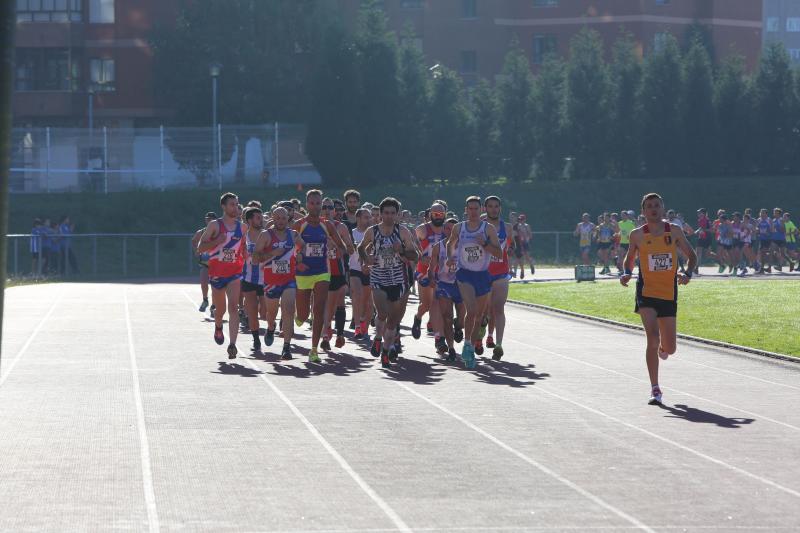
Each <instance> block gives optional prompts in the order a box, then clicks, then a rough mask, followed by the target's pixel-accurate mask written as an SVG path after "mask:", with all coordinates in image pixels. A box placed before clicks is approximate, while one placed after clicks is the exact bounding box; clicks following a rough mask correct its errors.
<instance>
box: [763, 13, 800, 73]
mask: <svg viewBox="0 0 800 533" xmlns="http://www.w3.org/2000/svg"><path fill="white" fill-rule="evenodd" d="M771 42H781V43H783V45H784V46H785V47H786V51H787V52H789V57H791V58H792V63H794V64H795V65H800V2H797V1H794V0H764V45H767V44H768V43H771Z"/></svg>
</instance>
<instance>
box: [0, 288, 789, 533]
mask: <svg viewBox="0 0 800 533" xmlns="http://www.w3.org/2000/svg"><path fill="white" fill-rule="evenodd" d="M197 292H198V291H197V288H196V286H195V285H181V284H151V285H143V284H142V285H121V284H93V285H92V284H84V285H80V284H68V285H64V284H50V285H41V286H30V287H17V288H12V289H9V290H7V291H6V305H7V309H6V323H5V324H4V327H5V330H4V336H3V341H4V343H3V366H2V369H0V424H2V429H3V431H2V438H1V439H0V502H2V509H3V511H2V512H1V513H0V530H2V531H59V532H63V531H108V530H122V531H131V530H132V531H147V530H149V531H159V530H164V531H173V530H182V531H272V532H274V531H293V532H296V531H326V532H341V533H345V532H377V531H487V532H488V531H593V530H602V531H628V530H643V531H757V530H761V531H800V475H798V474H800V469H799V468H800V467H798V465H799V464H800V463H799V461H800V459H798V458H800V409H798V405H797V404H798V399H800V365H793V364H791V363H781V362H774V361H768V360H762V359H756V358H752V357H746V356H740V355H735V354H730V353H726V352H724V351H720V350H716V349H709V348H706V347H701V346H696V345H690V344H685V343H684V344H682V345H681V346H680V348H679V352H678V355H677V356H675V357H674V358H673V359H670V360H669V361H668V362H667V364H666V365H665V366H664V368H663V375H662V385H663V386H664V389H665V390H664V393H665V396H664V399H665V402H666V404H667V405H666V406H665V407H664V408H659V407H653V406H648V405H646V399H647V393H648V391H649V387H648V383H647V382H646V374H645V369H644V362H643V356H642V354H641V351H642V338H641V333H638V332H629V331H624V330H617V329H612V328H608V327H605V326H599V325H595V324H590V323H586V322H581V321H576V320H572V319H567V318H562V317H557V316H554V315H550V314H546V313H541V312H537V311H531V310H526V309H521V308H514V307H511V308H509V310H508V311H509V332H508V334H507V339H506V342H505V349H506V357H505V358H504V360H503V361H502V362H500V363H494V362H492V361H484V362H482V364H480V365H479V368H478V369H477V371H465V370H463V369H462V368H460V367H456V366H448V365H445V364H441V363H440V362H438V361H437V360H436V359H434V358H433V356H432V354H431V350H430V348H429V346H430V344H431V342H430V339H426V338H423V340H424V341H425V344H424V345H423V344H421V343H420V342H415V341H413V339H411V337H410V336H407V337H405V346H406V352H405V354H404V355H403V356H401V358H402V359H401V364H400V368H399V369H397V370H393V371H391V372H385V371H383V370H381V369H380V365H379V364H378V363H377V362H376V361H375V360H374V359H373V358H372V357H371V356H370V355H369V353H368V352H367V351H366V349H365V348H363V347H356V345H354V344H352V343H348V344H347V345H346V347H345V349H344V352H343V353H333V354H331V355H330V356H329V357H328V359H327V360H323V364H319V365H309V364H307V363H306V362H305V359H295V360H294V361H291V362H290V363H288V364H287V363H278V362H277V357H275V356H259V357H258V358H255V357H252V356H251V355H250V354H249V353H248V352H249V350H248V349H245V348H246V347H248V346H249V343H250V338H249V336H242V337H240V339H241V341H240V342H239V346H240V350H242V351H243V352H245V353H244V354H243V356H240V358H239V359H237V360H236V361H235V364H232V365H231V364H228V363H227V359H226V357H225V354H224V347H218V346H216V345H215V344H214V343H213V342H212V340H211V333H212V329H211V325H210V324H209V323H208V322H206V321H205V318H204V315H201V314H200V313H198V312H197V309H196V308H197V302H196V301H195V300H196V295H197ZM409 318H410V315H409ZM300 332H301V333H302V334H306V333H308V331H307V329H306V328H303V329H301V331H300ZM226 333H227V330H226ZM300 345H301V346H307V340H302V341H300ZM304 351H305V350H304ZM673 387H674V388H673Z"/></svg>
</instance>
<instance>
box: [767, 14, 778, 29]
mask: <svg viewBox="0 0 800 533" xmlns="http://www.w3.org/2000/svg"><path fill="white" fill-rule="evenodd" d="M780 29H781V19H780V17H767V31H770V32H771V31H780Z"/></svg>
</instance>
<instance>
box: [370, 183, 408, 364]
mask: <svg viewBox="0 0 800 533" xmlns="http://www.w3.org/2000/svg"><path fill="white" fill-rule="evenodd" d="M399 211H400V202H398V201H397V200H395V199H394V198H384V200H383V201H382V202H381V203H380V216H381V222H380V224H377V225H374V226H372V227H370V228H369V229H368V230H367V232H366V235H364V239H363V240H362V241H361V243H360V244H359V245H358V255H359V257H360V259H361V264H362V265H365V266H369V267H370V285H371V286H372V299H373V301H374V302H375V309H376V311H377V312H378V317H377V319H376V321H375V339H374V340H373V343H372V350H371V353H372V355H373V356H375V357H377V356H378V355H380V357H381V365H382V366H383V368H389V367H390V366H391V364H390V363H393V362H395V361H397V348H396V346H395V342H394V337H395V334H396V332H397V326H398V325H399V324H400V320H402V318H403V314H404V313H405V307H404V306H403V301H404V300H403V294H404V293H405V292H406V291H407V290H408V285H407V283H408V279H407V273H406V265H405V264H404V263H403V261H402V260H401V258H406V259H408V260H411V261H415V260H416V259H417V258H418V257H419V255H418V253H417V248H416V246H414V241H413V238H412V236H411V231H410V230H409V229H408V228H406V227H405V226H402V225H400V224H397V223H396V222H395V221H396V220H397V215H398V213H399ZM370 247H371V249H372V252H371V253H368V250H370Z"/></svg>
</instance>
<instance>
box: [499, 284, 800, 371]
mask: <svg viewBox="0 0 800 533" xmlns="http://www.w3.org/2000/svg"><path fill="white" fill-rule="evenodd" d="M633 285H634V283H631V284H630V286H629V287H628V288H625V287H622V286H621V285H619V284H618V283H614V282H594V283H586V282H584V283H575V282H566V283H560V282H559V283H533V284H527V285H512V287H511V291H510V294H509V298H511V299H515V300H522V301H526V302H531V303H537V304H542V305H548V306H551V307H556V308H558V309H564V310H567V311H574V312H578V313H584V314H587V315H592V316H597V317H602V318H608V319H612V320H617V321H619V322H626V323H629V324H637V325H640V324H641V321H640V320H639V315H637V314H635V313H634V312H633V298H634V291H635V288H634V286H633ZM678 331H679V332H680V333H685V334H688V335H694V336H697V337H703V338H707V339H714V340H718V341H723V342H730V343H733V344H739V345H742V346H749V347H752V348H757V349H761V350H768V351H771V352H777V353H782V354H788V355H793V356H797V357H800V283H798V282H796V281H766V280H765V281H755V280H754V281H744V280H738V279H736V280H724V281H698V280H695V281H693V282H692V283H690V284H689V285H687V286H685V287H680V289H679V299H678Z"/></svg>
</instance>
